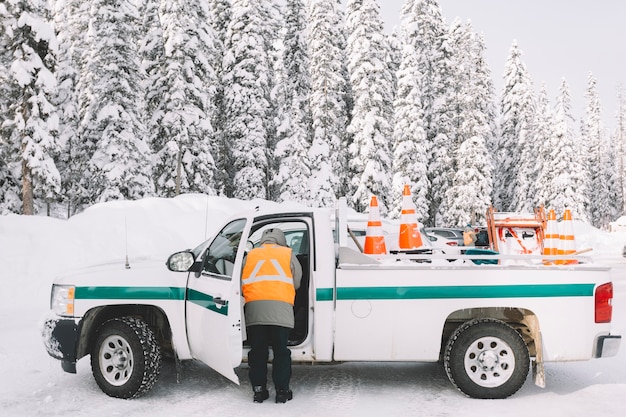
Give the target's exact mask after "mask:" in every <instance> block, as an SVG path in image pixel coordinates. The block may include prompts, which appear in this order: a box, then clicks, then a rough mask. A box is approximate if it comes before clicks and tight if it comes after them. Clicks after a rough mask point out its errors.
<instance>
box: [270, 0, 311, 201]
mask: <svg viewBox="0 0 626 417" xmlns="http://www.w3.org/2000/svg"><path fill="white" fill-rule="evenodd" d="M284 21H285V28H284V32H285V38H284V41H283V44H284V45H283V48H284V49H283V55H282V58H281V60H280V66H279V69H280V71H277V73H280V74H281V77H280V78H279V79H278V80H277V83H276V87H275V89H274V91H275V92H274V97H277V98H278V97H280V98H279V99H277V100H275V101H276V106H277V112H278V115H277V119H278V123H277V126H276V137H277V139H278V143H277V144H276V149H275V152H274V157H275V159H276V161H277V163H278V169H277V172H276V175H274V176H273V178H272V180H271V181H270V183H271V185H272V188H275V189H276V190H277V194H278V196H277V200H278V201H285V200H292V201H298V202H301V203H303V204H309V201H310V193H311V192H310V189H309V185H308V182H309V178H310V176H311V167H310V166H311V163H310V161H309V148H310V147H311V137H312V134H311V125H312V122H311V110H310V105H309V94H310V91H311V79H310V75H309V70H308V69H309V56H308V49H307V38H306V8H305V5H304V2H303V1H301V0H294V1H290V2H288V3H287V5H286V10H285V18H284Z"/></svg>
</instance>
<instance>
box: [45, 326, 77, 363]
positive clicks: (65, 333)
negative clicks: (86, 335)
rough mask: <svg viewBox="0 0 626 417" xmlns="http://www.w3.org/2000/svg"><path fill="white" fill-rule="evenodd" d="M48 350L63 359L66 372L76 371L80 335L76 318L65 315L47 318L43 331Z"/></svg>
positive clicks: (50, 353) (55, 356) (53, 355)
mask: <svg viewBox="0 0 626 417" xmlns="http://www.w3.org/2000/svg"><path fill="white" fill-rule="evenodd" d="M41 334H42V337H43V343H44V346H45V347H46V351H47V352H48V354H49V355H50V356H52V357H53V358H55V359H60V360H61V367H62V368H63V370H64V371H65V372H69V373H72V374H75V373H76V347H77V346H78V338H79V335H80V332H79V325H78V324H77V322H76V320H75V319H70V318H63V317H58V316H54V317H49V318H46V319H45V321H44V324H43V329H42V331H41Z"/></svg>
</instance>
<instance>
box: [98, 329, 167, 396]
mask: <svg viewBox="0 0 626 417" xmlns="http://www.w3.org/2000/svg"><path fill="white" fill-rule="evenodd" d="M160 369H161V348H160V346H159V343H158V342H157V340H156V337H155V336H154V333H153V332H152V330H150V328H149V327H148V325H147V324H146V323H145V322H144V321H143V320H141V319H138V318H134V317H122V318H116V319H112V320H109V321H107V322H105V323H104V324H103V325H102V327H101V328H100V330H99V332H98V336H97V338H96V342H95V344H94V345H93V348H92V351H91V370H92V373H93V376H94V378H95V380H96V383H97V384H98V386H99V387H100V389H101V390H102V391H103V392H104V393H105V394H107V395H109V396H111V397H116V398H135V397H139V396H141V395H143V394H145V393H146V392H148V391H149V390H150V388H152V386H153V385H154V384H155V382H156V381H157V379H158V376H159V371H160Z"/></svg>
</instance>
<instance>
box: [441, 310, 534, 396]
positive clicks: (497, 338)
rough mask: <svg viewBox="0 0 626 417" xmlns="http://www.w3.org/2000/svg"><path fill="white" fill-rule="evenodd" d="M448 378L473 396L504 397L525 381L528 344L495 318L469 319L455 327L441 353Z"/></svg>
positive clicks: (514, 331)
mask: <svg viewBox="0 0 626 417" xmlns="http://www.w3.org/2000/svg"><path fill="white" fill-rule="evenodd" d="M444 366H445V369H446V373H447V374H448V378H449V379H450V381H451V382H452V383H453V384H454V385H455V386H456V387H457V388H458V389H459V390H460V391H461V392H463V393H464V394H466V395H468V396H470V397H473V398H492V399H495V398H506V397H509V396H511V395H513V394H515V393H516V392H517V391H518V390H519V389H520V388H521V387H522V385H524V382H525V381H526V377H527V376H528V370H529V367H530V356H529V353H528V347H527V346H526V343H525V342H524V340H523V339H522V337H521V336H520V334H519V333H518V332H517V331H516V330H515V329H513V328H512V327H511V326H509V325H508V324H506V323H504V322H502V321H499V320H494V319H475V320H470V321H468V322H466V323H464V324H462V325H461V326H459V327H458V328H457V330H456V331H455V332H454V334H453V335H452V337H450V339H449V340H448V344H447V346H446V349H445V353H444Z"/></svg>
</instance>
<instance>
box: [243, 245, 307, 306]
mask: <svg viewBox="0 0 626 417" xmlns="http://www.w3.org/2000/svg"><path fill="white" fill-rule="evenodd" d="M241 282H242V290H243V296H244V298H245V300H246V302H247V303H248V302H251V301H259V300H272V301H283V302H286V303H289V304H291V305H293V303H294V299H295V296H296V290H295V288H294V283H293V276H292V274H291V249H290V248H286V247H284V246H279V245H272V244H264V245H262V246H261V247H259V248H256V249H253V250H251V251H250V252H249V253H248V255H247V259H246V264H245V265H244V268H243V273H242V276H241Z"/></svg>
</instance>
